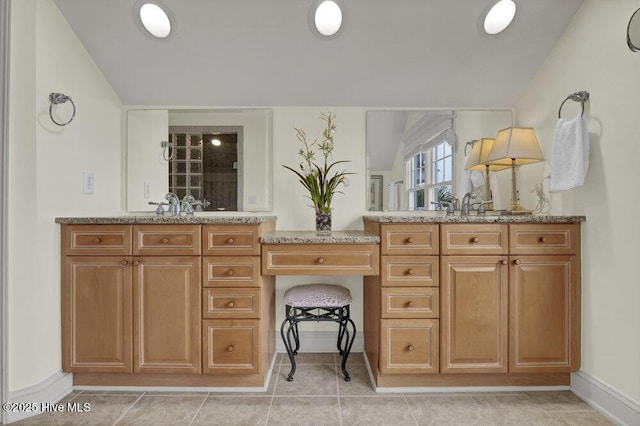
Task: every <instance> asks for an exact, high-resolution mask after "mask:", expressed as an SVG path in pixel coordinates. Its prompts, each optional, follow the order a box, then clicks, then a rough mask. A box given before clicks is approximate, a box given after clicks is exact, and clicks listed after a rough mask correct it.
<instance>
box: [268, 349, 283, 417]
mask: <svg viewBox="0 0 640 426" xmlns="http://www.w3.org/2000/svg"><path fill="white" fill-rule="evenodd" d="M273 369H274V370H275V369H276V366H275V365H274V366H273ZM280 370H282V358H280V364H278V372H277V373H275V371H274V372H272V373H271V374H273V375H274V378H273V380H275V382H274V383H273V390H272V391H271V401H270V402H269V409H268V410H267V418H266V419H265V421H264V424H265V426H266V425H268V424H269V419H270V418H271V409H272V408H273V400H274V398H275V395H276V388H277V387H278V381H279V380H278V379H280ZM267 386H268V385H267Z"/></svg>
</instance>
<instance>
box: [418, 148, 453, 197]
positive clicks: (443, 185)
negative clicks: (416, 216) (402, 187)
mask: <svg viewBox="0 0 640 426" xmlns="http://www.w3.org/2000/svg"><path fill="white" fill-rule="evenodd" d="M427 146H428V147H426V148H425V149H424V150H423V151H421V152H418V153H417V154H416V155H414V156H413V157H412V158H411V159H410V160H409V161H407V166H406V168H407V171H408V173H409V176H408V179H407V181H409V182H411V186H410V187H408V188H407V195H408V197H407V198H408V200H409V206H408V207H409V209H410V210H434V209H438V207H439V203H438V201H439V200H438V194H439V193H442V192H443V191H446V190H448V191H451V190H452V188H453V183H454V182H453V177H454V173H453V146H452V144H451V143H449V141H448V140H446V139H445V140H444V141H442V142H440V143H438V144H437V145H435V146H432V145H427Z"/></svg>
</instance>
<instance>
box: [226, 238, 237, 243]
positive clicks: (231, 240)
mask: <svg viewBox="0 0 640 426" xmlns="http://www.w3.org/2000/svg"><path fill="white" fill-rule="evenodd" d="M234 242H235V241H234V239H233V238H229V239H228V240H227V244H233V243H234Z"/></svg>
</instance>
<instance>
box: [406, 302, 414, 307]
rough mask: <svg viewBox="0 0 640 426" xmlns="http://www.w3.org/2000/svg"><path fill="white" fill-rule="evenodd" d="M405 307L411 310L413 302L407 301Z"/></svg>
mask: <svg viewBox="0 0 640 426" xmlns="http://www.w3.org/2000/svg"><path fill="white" fill-rule="evenodd" d="M407 307H409V308H413V301H412V300H409V301H408V302H407Z"/></svg>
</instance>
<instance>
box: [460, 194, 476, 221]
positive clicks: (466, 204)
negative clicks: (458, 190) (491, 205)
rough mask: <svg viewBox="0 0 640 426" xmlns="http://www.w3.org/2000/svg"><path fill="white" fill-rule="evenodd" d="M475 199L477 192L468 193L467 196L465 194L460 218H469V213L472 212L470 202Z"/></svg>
mask: <svg viewBox="0 0 640 426" xmlns="http://www.w3.org/2000/svg"><path fill="white" fill-rule="evenodd" d="M475 198H476V193H475V192H467V193H466V194H464V197H462V206H461V207H460V216H469V211H470V210H471V208H470V206H469V202H470V201H471V199H474V200H475Z"/></svg>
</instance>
